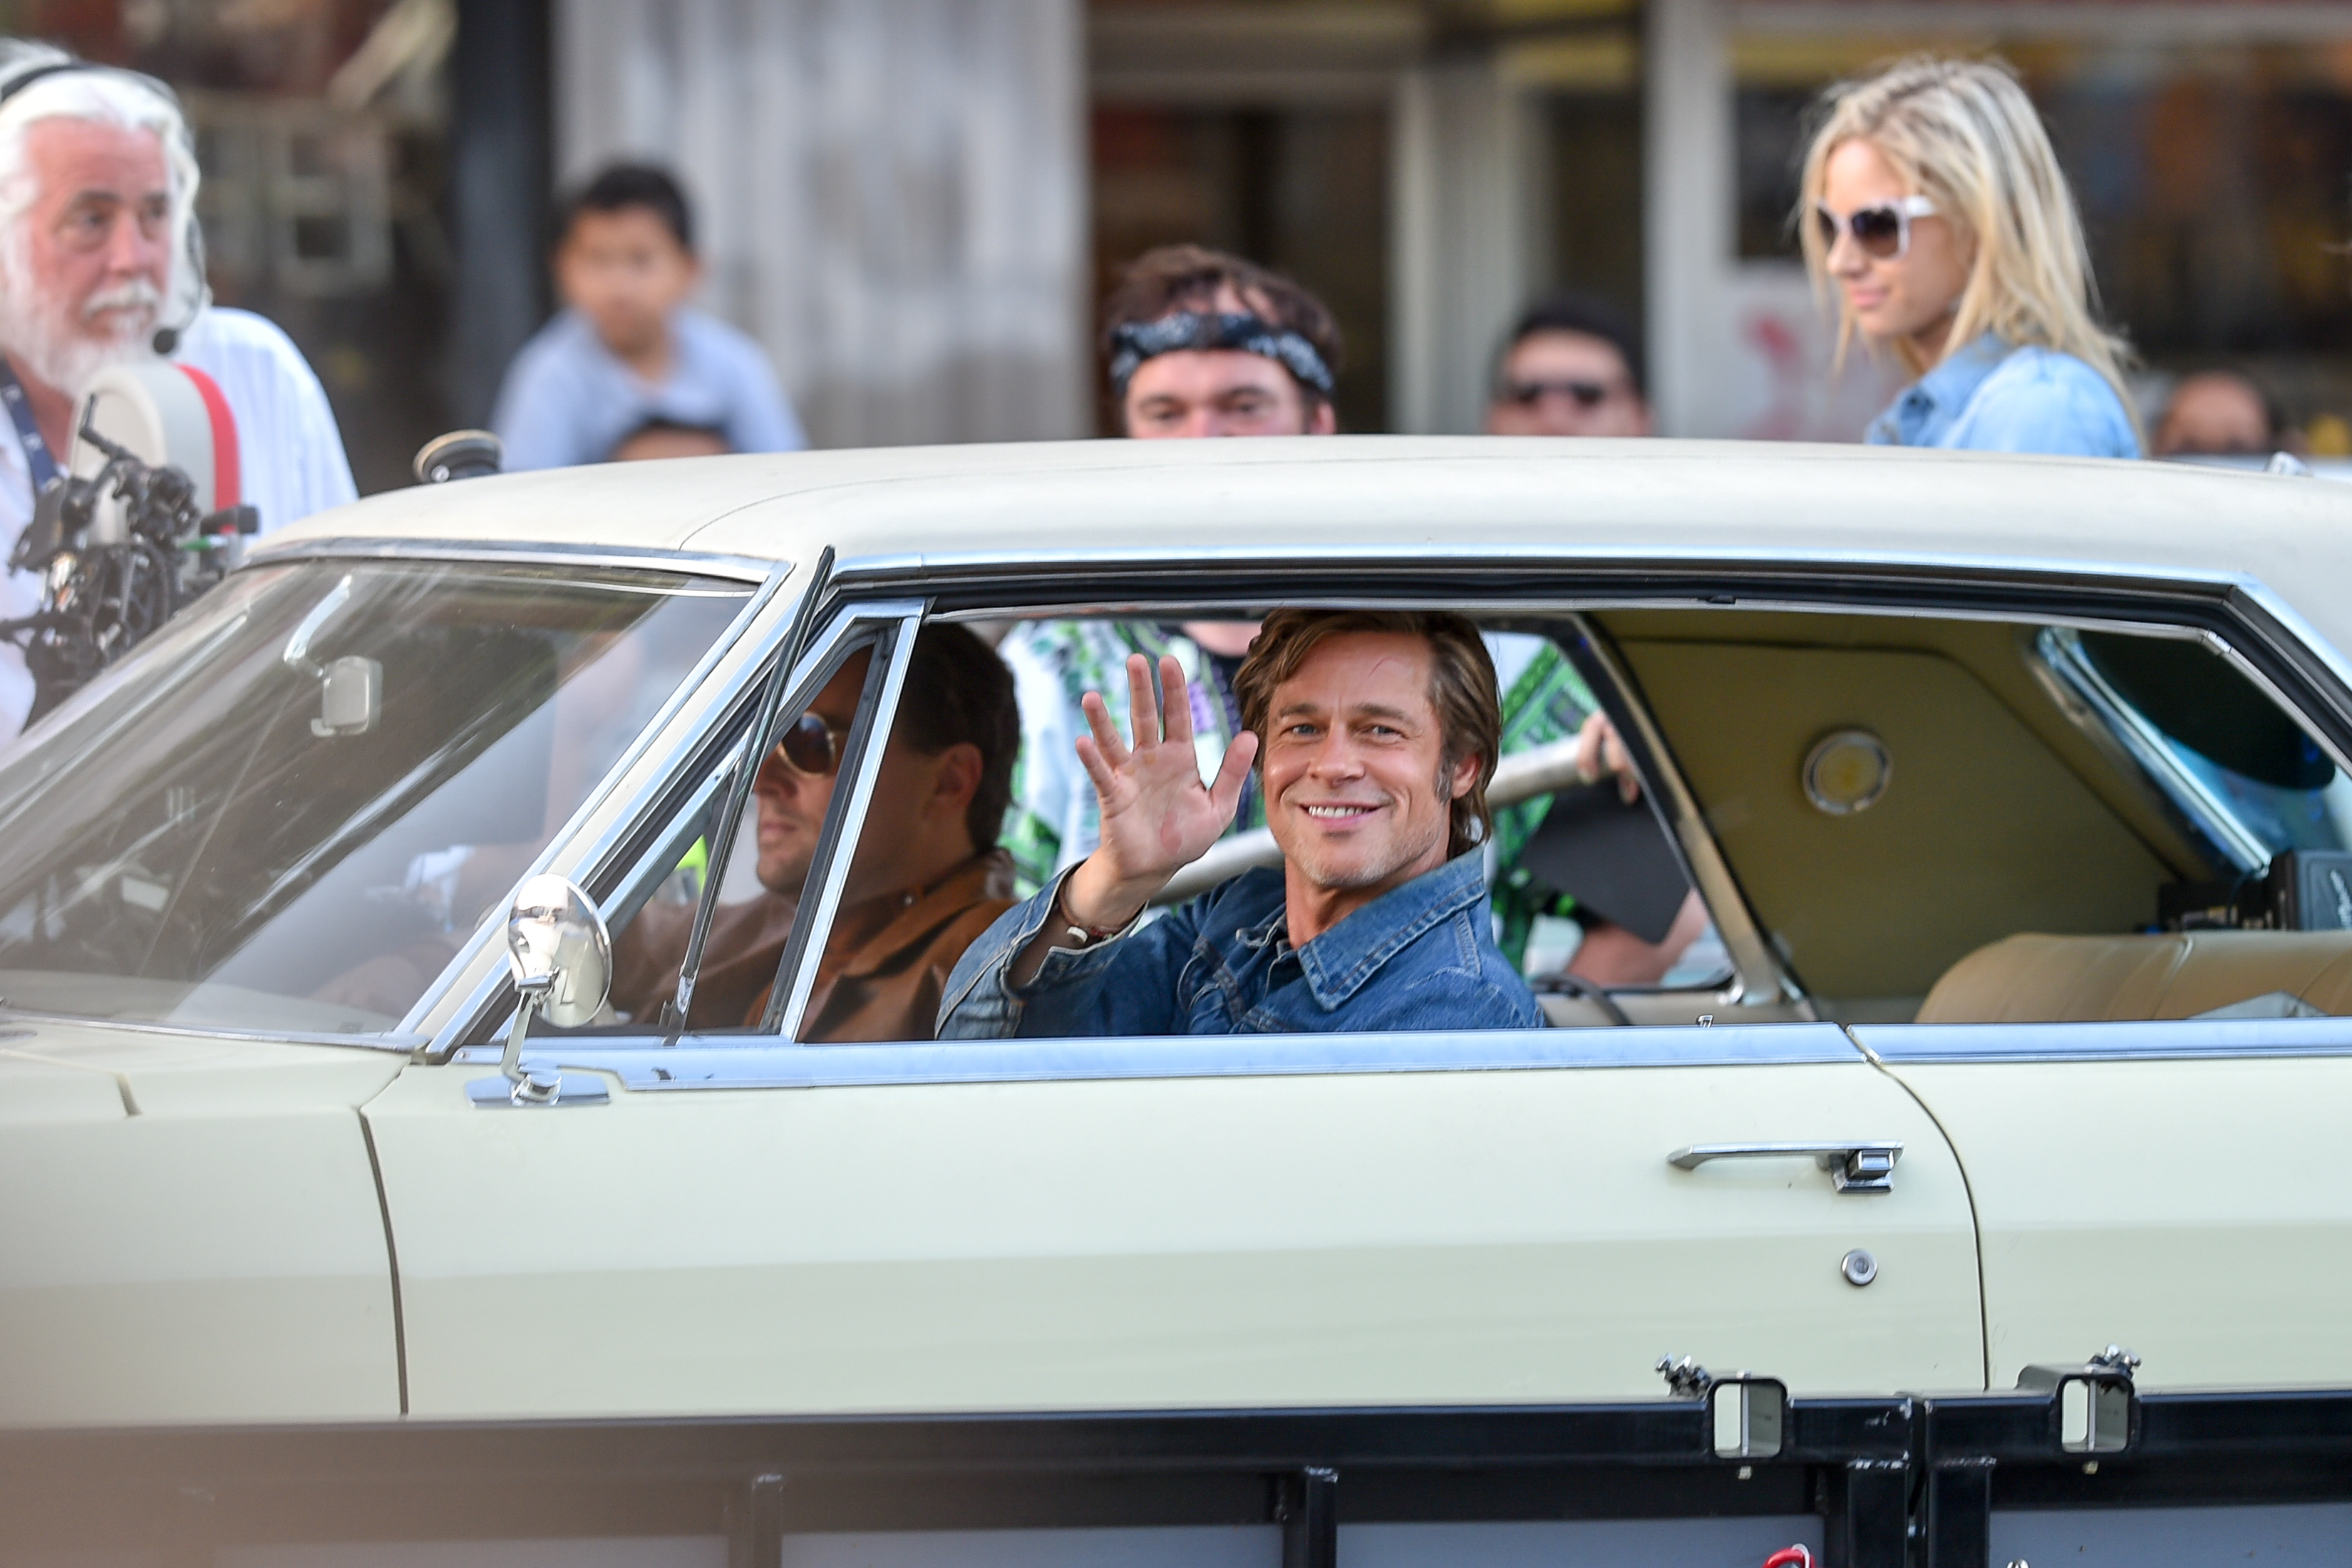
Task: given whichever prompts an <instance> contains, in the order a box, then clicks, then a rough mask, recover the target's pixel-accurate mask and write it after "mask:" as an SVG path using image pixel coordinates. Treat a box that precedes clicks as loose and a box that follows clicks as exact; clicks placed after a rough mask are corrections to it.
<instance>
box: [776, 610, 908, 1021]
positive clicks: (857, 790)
mask: <svg viewBox="0 0 2352 1568" xmlns="http://www.w3.org/2000/svg"><path fill="white" fill-rule="evenodd" d="M866 607H867V608H869V609H871V608H873V606H866ZM898 607H899V609H900V611H901V614H900V615H899V616H898V626H897V635H896V636H894V637H892V638H891V639H890V662H889V664H888V666H887V667H886V668H885V669H884V670H883V673H882V684H881V687H880V689H878V690H877V691H876V693H875V696H874V706H873V710H872V712H871V713H870V714H869V715H868V716H867V719H866V733H865V736H864V738H863V741H862V743H859V744H858V752H857V776H856V779H855V780H853V781H852V783H851V785H850V792H849V798H848V799H847V801H845V803H844V804H843V807H842V813H841V822H840V826H838V827H837V828H836V829H835V832H834V834H833V836H832V837H831V838H830V839H829V840H827V841H825V842H823V843H820V844H819V845H818V846H817V853H818V855H819V856H820V857H821V858H820V859H819V861H818V862H817V864H818V868H819V869H820V871H821V874H822V875H823V877H824V880H823V881H822V882H821V883H819V884H818V887H817V896H816V904H815V907H814V909H813V910H807V911H806V912H805V914H804V916H803V918H802V919H801V920H798V921H795V924H799V925H804V926H805V928H806V930H807V931H808V933H809V935H808V936H807V937H806V938H805V939H804V940H803V942H800V943H799V945H800V947H801V950H802V951H801V952H800V955H799V956H800V963H799V964H798V966H797V967H795V968H794V970H793V975H792V980H791V988H790V989H789V990H788V991H786V993H785V994H784V1004H783V1007H782V1011H781V1012H779V1013H778V1014H777V1015H776V1031H775V1032H776V1033H777V1034H778V1035H780V1036H781V1037H783V1038H784V1039H787V1040H790V1039H795V1038H797V1037H799V1034H800V1028H801V1019H802V1016H803V1014H804V1013H806V1012H807V1010H808V1002H809V995H810V994H811V993H812V992H813V991H814V990H815V988H816V971H817V965H818V963H820V962H821V961H822V960H823V959H824V948H825V943H824V941H823V940H821V939H822V938H824V937H827V936H830V935H831V933H832V931H833V921H834V916H835V914H836V913H837V912H839V910H840V908H841V891H842V889H843V888H844V887H845V886H846V885H847V883H848V881H849V868H850V863H851V862H852V861H853V860H855V859H856V846H857V843H858V835H859V834H860V833H861V832H862V831H864V828H865V826H866V807H867V806H868V805H871V804H872V803H873V799H874V781H875V780H876V779H877V778H878V777H880V776H881V773H882V754H883V752H886V751H887V750H888V749H889V748H888V746H887V743H885V742H887V738H888V736H889V733H890V726H891V724H892V723H893V722H894V721H896V719H897V717H898V695H899V693H900V692H902V691H903V690H905V689H906V685H907V668H908V665H910V664H912V663H913V662H914V658H915V637H916V636H917V634H918V633H919V632H920V631H921V630H922V616H923V609H924V605H922V603H921V602H920V601H908V602H907V603H905V604H903V605H900V606H898ZM795 695H798V693H797V692H795ZM785 706H786V708H787V709H789V708H790V707H791V706H792V704H791V703H790V702H787V703H786V704H785ZM836 787H837V786H836Z"/></svg>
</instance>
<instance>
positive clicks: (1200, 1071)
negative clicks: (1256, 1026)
mask: <svg viewBox="0 0 2352 1568" xmlns="http://www.w3.org/2000/svg"><path fill="white" fill-rule="evenodd" d="M606 1038H608V1039H611V1040H612V1043H611V1044H610V1045H609V1046H608V1045H605V1044H604V1042H602V1041H591V1040H562V1039H551V1038H542V1039H535V1040H533V1041H532V1042H531V1044H530V1046H529V1047H526V1048H525V1049H524V1051H523V1059H524V1061H525V1062H526V1063H533V1064H537V1065H543V1066H549V1067H557V1068H562V1069H563V1070H565V1071H592V1072H601V1073H609V1074H611V1075H613V1076H614V1078H616V1079H619V1080H620V1082H621V1083H622V1084H623V1086H624V1087H625V1088H627V1089H632V1090H635V1091H637V1092H640V1093H669V1092H676V1091H678V1090H695V1089H852V1088H882V1087H890V1086H896V1085H918V1084H934V1085H937V1084H983V1083H1067V1082H1087V1081H1110V1080H1120V1079H1170V1078H1274V1077H1313V1076H1324V1075H1339V1074H1355V1073H1409V1072H1410V1073H1420V1072H1509V1071H1537V1070H1544V1069H1552V1068H1674V1067H1680V1068H1696V1067H1785V1066H1843V1065H1848V1064H1851V1065H1853V1066H1856V1067H1867V1066H1868V1065H1869V1058H1867V1057H1865V1056H1864V1054H1863V1052H1862V1051H1861V1050H1860V1049H1858V1048H1857V1047H1855V1045H1854V1043H1853V1040H1852V1039H1851V1038H1849V1037H1847V1035H1846V1032H1845V1031H1844V1030H1843V1029H1841V1028H1839V1027H1838V1026H1836V1025H1834V1024H1750V1025H1738V1024H1722V1025H1717V1026H1715V1027H1713V1028H1707V1029H1695V1028H1687V1027H1680V1028H1676V1027H1651V1028H1640V1027H1636V1028H1631V1029H1622V1028H1591V1029H1491V1030H1482V1031H1476V1032H1463V1033H1454V1034H1435V1033H1432V1034H1328V1035H1321V1034H1297V1035H1202V1036H1181V1035H1180V1036H1172V1037H1103V1038H1100V1039H1072V1040H959V1041H952V1042H947V1043H940V1042H935V1041H930V1040H909V1041H901V1042H883V1043H878V1044H872V1045H839V1046H809V1045H798V1044H793V1043H790V1042H786V1041H780V1040H776V1039H773V1038H772V1037H766V1036H761V1037H756V1038H757V1040H758V1041H759V1043H758V1044H754V1045H743V1046H730V1045H726V1044H721V1043H719V1039H720V1038H723V1037H717V1038H714V1037H704V1038H703V1039H702V1040H699V1041H698V1040H696V1039H694V1038H692V1037H689V1038H688V1039H687V1040H684V1041H681V1042H680V1043H679V1044H678V1045H677V1046H673V1047H667V1048H664V1047H663V1046H662V1043H661V1039H660V1037H658V1036H647V1037H625V1038H614V1037H606ZM496 1050H497V1047H488V1046H479V1047H470V1048H469V1049H468V1051H467V1052H464V1053H460V1055H461V1058H462V1059H465V1060H467V1061H469V1062H470V1061H472V1060H473V1059H474V1058H476V1057H479V1058H481V1059H482V1060H485V1061H488V1060H491V1059H494V1058H495V1055H496Z"/></svg>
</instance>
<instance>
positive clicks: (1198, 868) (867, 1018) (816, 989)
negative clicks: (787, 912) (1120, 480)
mask: <svg viewBox="0 0 2352 1568" xmlns="http://www.w3.org/2000/svg"><path fill="white" fill-rule="evenodd" d="M983 631H985V632H987V633H990V634H993V635H992V636H988V635H982V633H983ZM1254 632H1255V625H1254V624H1252V623H1234V622H1191V623H1188V622H1183V621H1175V620H1170V621H1160V620H1146V619H1138V618H1114V617H1108V616H1098V615H1097V616H1073V617H1067V618H1059V617H1055V618H1042V617H1041V618H1035V619H1030V620H1024V621H1021V622H1017V623H1013V624H1012V625H1011V626H1009V627H1008V626H1005V625H1004V624H1003V623H997V624H995V625H994V626H988V625H987V624H986V623H983V624H982V629H975V628H973V627H971V626H963V625H960V624H950V623H940V622H933V623H931V624H929V625H927V626H924V627H923V629H922V632H921V634H920V636H919V637H918V639H917V642H916V645H915V648H914V650H913V654H912V657H911V659H910V662H909V667H908V673H907V677H906V681H905V689H904V691H903V693H902V694H901V697H900V700H899V702H898V708H897V710H896V719H895V722H894V726H893V728H892V730H891V731H890V733H889V736H888V738H887V744H886V747H885V750H884V752H883V755H882V757H881V759H880V764H879V767H878V770H877V776H876V782H875V787H874V795H873V798H872V800H871V802H870V803H869V805H868V806H867V809H866V816H865V818H864V822H863V824H862V827H861V830H860V833H859V836H858V839H857V843H856V849H855V851H854V853H853V854H852V855H851V857H850V858H849V861H848V864H847V868H846V871H845V876H844V878H843V891H842V899H841V903H840V908H839V910H838V912H837V914H836V915H835V918H834V920H833V921H832V923H831V925H830V926H829V927H828V928H827V929H826V931H825V932H824V939H823V944H822V947H821V950H820V951H819V952H818V955H817V957H816V958H815V960H814V968H813V973H812V975H811V976H810V978H809V980H808V982H807V987H806V988H807V993H808V994H807V1002H806V1005H805V1008H804V1011H803V1013H802V1014H801V1016H800V1023H799V1026H798V1029H797V1037H798V1038H800V1039H801V1040H803V1041H805V1042H809V1043H819V1044H850V1043H868V1042H882V1041H908V1040H928V1039H929V1038H931V1037H933V1033H934V1028H935V1025H936V1020H937V1017H938V1010H939V1008H940V1004H941V1002H942V1000H943V998H944V996H945V988H946V985H947V982H948V980H949V977H950V974H951V973H953V971H954V969H955V966H956V963H957V962H958V961H959V959H961V957H962V955H963V954H964V953H965V952H967V951H968V950H969V949H970V948H971V944H972V943H973V942H975V941H977V940H978V939H979V938H980V936H981V935H982V932H984V931H987V929H988V928H989V926H990V925H991V924H992V923H993V922H994V921H996V919H997V918H998V917H999V916H1000V915H1002V914H1003V912H1004V911H1006V910H1010V909H1011V908H1012V907H1013V904H1014V903H1015V902H1016V901H1017V900H1021V899H1023V898H1025V897H1027V896H1028V895H1031V894H1034V892H1036V891H1037V890H1038V889H1041V888H1042V887H1044V886H1045V884H1046V883H1047V882H1048V881H1050V880H1051V879H1053V878H1055V876H1056V875H1057V874H1058V873H1059V872H1060V871H1061V870H1063V869H1065V868H1068V867H1070V866H1072V865H1075V864H1076V862H1077V861H1079V860H1081V859H1083V858H1085V857H1086V855H1087V853H1089V852H1090V851H1091V850H1092V848H1093V847H1094V845H1095V842H1096V838H1097V834H1098V831H1099V824H1098V821H1097V799H1096V795H1095V791H1094V787H1093V784H1091V782H1090V781H1089V780H1088V778H1087V774H1086V772H1085V770H1084V768H1083V767H1082V766H1081V765H1080V763H1079V759H1078V757H1077V754H1076V744H1075V742H1076V738H1077V736H1078V735H1079V734H1080V733H1082V732H1083V731H1084V730H1085V728H1086V725H1087V720H1086V718H1085V714H1084V710H1083V708H1082V707H1081V703H1080V699H1081V698H1083V697H1084V696H1085V694H1086V693H1087V692H1090V691H1094V692H1100V693H1101V694H1103V696H1104V697H1105V699H1106V701H1107V703H1108V706H1109V709H1110V711H1111V714H1112V718H1113V721H1114V722H1115V723H1117V724H1118V725H1119V726H1120V727H1121V729H1122V731H1125V730H1126V729H1127V728H1128V727H1129V725H1130V722H1131V721H1130V716H1129V712H1128V709H1129V688H1128V682H1127V677H1126V671H1125V661H1126V659H1127V658H1128V657H1129V655H1131V654H1141V655H1143V656H1144V657H1146V658H1151V659H1154V660H1157V659H1158V658H1160V657H1161V656H1162V655H1165V656H1167V657H1171V658H1175V659H1176V660H1177V661H1178V664H1179V666H1180V668H1181V669H1182V671H1183V673H1184V676H1185V679H1186V682H1187V694H1188V700H1189V703H1190V706H1191V708H1192V725H1193V731H1194V747H1195V751H1196V752H1197V753H1198V756H1197V759H1196V760H1197V761H1198V763H1199V766H1200V769H1201V772H1202V776H1203V777H1208V776H1212V775H1213V773H1214V772H1215V769H1216V767H1217V766H1218V763H1219V762H1220V761H1221V760H1222V758H1223V753H1224V751H1225V748H1226V747H1227V745H1228V744H1230V743H1231V741H1232V739H1233V737H1234V735H1235V734H1236V733H1237V732H1238V731H1239V730H1240V728H1241V717H1240V709H1239V706H1238V700H1237V699H1236V697H1235V695H1234V676H1235V674H1236V672H1237V671H1238V669H1239V668H1240V665H1241V663H1242V661H1243V658H1244V655H1245V651H1246V648H1247V646H1248V641H1249V638H1250V637H1251V636H1252V635H1253V634H1254ZM1486 644H1487V647H1488V651H1489V654H1490V656H1491V657H1492V658H1493V660H1494V663H1495V666H1496V679H1497V686H1498V691H1497V697H1498V700H1499V701H1500V703H1501V707H1502V711H1503V731H1502V749H1503V753H1504V756H1503V763H1502V766H1501V768H1500V769H1499V770H1498V773H1497V774H1496V779H1495V781H1494V783H1493V784H1491V785H1490V788H1489V799H1490V801H1491V802H1492V803H1493V805H1495V807H1496V810H1495V832H1494V834H1493V837H1491V839H1490V840H1489V844H1488V848H1487V851H1486V871H1487V882H1488V893H1489V897H1490V901H1491V909H1492V911H1493V914H1492V918H1493V921H1494V926H1495V931H1494V935H1495V938H1496V943H1497V946H1498V948H1499V949H1500V950H1501V951H1502V952H1503V953H1504V954H1505V956H1506V958H1507V962H1508V963H1512V964H1514V965H1517V966H1519V967H1520V968H1521V969H1522V971H1523V973H1525V974H1526V975H1527V976H1528V978H1529V980H1530V982H1531V984H1534V986H1535V987H1536V989H1537V990H1538V992H1539V993H1540V994H1541V995H1542V1005H1543V1008H1544V1011H1545V1014H1546V1016H1547V1017H1548V1019H1549V1021H1551V1022H1553V1023H1556V1024H1562V1025H1584V1024H1624V1023H1633V1022H1679V1023H1688V1022H1691V1021H1692V1020H1693V1018H1695V1017H1696V1016H1698V1015H1700V1014H1703V1013H1706V1012H1708V1011H1709V1010H1710V1009H1711V1008H1712V1007H1713V1006H1715V1005H1717V1004H1715V1003H1714V1002H1712V1001H1711V1000H1709V998H1710V997H1711V996H1712V995H1713V994H1715V993H1716V992H1717V991H1718V990H1719V989H1720V988H1721V987H1722V986H1723V985H1724V984H1727V971H1728V963H1727V959H1726V957H1725V954H1724V952H1723V947H1722V943H1721V942H1720V941H1719V940H1718V939H1717V937H1716V934H1715V931H1714V929H1713V924H1712V921H1710V919H1709V916H1708V912H1707V910H1706V906H1705V904H1704V902H1703V901H1702V900H1700V898H1699V896H1698V894H1697V893H1696V890H1695V889H1693V887H1692V884H1691V882H1690V879H1689V877H1688V873H1687V871H1686V870H1685V867H1684V865H1683V864H1682V861H1681V858H1680V856H1679V854H1678V852H1677V849H1676V847H1675V842H1674V839H1673V836H1672V834H1671V832H1670V830H1669V829H1668V828H1667V827H1666V826H1665V824H1664V822H1663V821H1662V820H1661V818H1660V816H1659V814H1658V812H1657V810H1656V807H1655V805H1654V802H1653V798H1652V796H1651V795H1650V794H1649V793H1648V792H1647V791H1646V790H1645V789H1644V788H1643V784H1642V783H1641V780H1640V778H1639V773H1638V769H1637V768H1635V767H1634V766H1633V764H1632V763H1630V762H1627V761H1625V760H1624V756H1623V752H1622V749H1617V748H1610V749H1608V751H1607V753H1606V754H1607V755H1609V756H1613V757H1615V758H1617V759H1618V762H1619V763H1620V764H1621V765H1622V767H1623V770H1624V771H1623V775H1622V777H1621V776H1617V775H1616V774H1615V773H1609V772H1608V768H1609V764H1608V763H1607V762H1606V761H1604V762H1602V763H1601V764H1600V766H1601V771H1602V773H1604V775H1605V776H1601V777H1599V778H1596V779H1593V780H1589V781H1588V780H1585V779H1581V778H1580V777H1579V776H1578V773H1577V768H1576V757H1577V754H1578V750H1579V743H1580V738H1581V737H1582V734H1583V731H1585V729H1586V727H1587V725H1588V723H1589V722H1590V721H1593V719H1594V716H1595V715H1596V714H1597V713H1598V712H1599V711H1600V705H1599V703H1598V702H1597V700H1595V698H1594V696H1593V693H1592V691H1591V687H1590V685H1589V684H1588V682H1587V679H1586V677H1585V676H1584V674H1583V673H1582V672H1581V671H1580V668H1578V666H1577V665H1576V663H1575V662H1573V661H1572V660H1571V659H1570V658H1569V657H1568V655H1567V653H1566V651H1565V650H1564V648H1563V647H1562V646H1561V644H1560V642H1559V640H1558V639H1557V638H1556V637H1550V636H1546V635H1541V634H1539V633H1537V632H1533V631H1522V630H1509V629H1503V628H1501V627H1496V628H1494V629H1492V630H1490V631H1488V632H1487V633H1486ZM813 741H814V736H812V742H813ZM1593 751H1594V753H1595V755H1596V756H1599V755H1601V754H1602V752H1603V749H1602V748H1601V747H1599V746H1598V745H1596V746H1594V747H1593ZM763 798H765V797H763ZM1280 861H1281V856H1280V852H1279V850H1278V849H1276V847H1275V846H1274V844H1273V841H1272V838H1271V837H1270V836H1269V834H1268V833H1267V831H1266V828H1265V804H1264V801H1263V799H1262V798H1261V796H1260V789H1259V784H1258V782H1257V779H1256V778H1255V775H1254V776H1253V777H1252V778H1251V779H1250V780H1249V781H1248V782H1247V783H1246V784H1244V788H1243V791H1242V795H1241V799H1240V802H1239V805H1238V807H1237V809H1236V811H1235V814H1234V824H1233V826H1232V829H1231V830H1230V832H1229V834H1228V836H1227V837H1226V838H1225V839H1224V840H1223V842H1221V843H1219V844H1218V845H1216V846H1215V847H1213V849H1212V850H1211V851H1210V853H1209V854H1208V855H1207V856H1205V857H1203V858H1202V860H1200V861H1198V862H1196V863H1195V864H1194V865H1193V866H1192V867H1189V868H1186V870H1185V871H1184V872H1182V873H1180V875H1179V876H1178V878H1177V879H1175V880H1174V881H1173V882H1171V884H1170V886H1169V887H1168V889H1165V890H1164V891H1163V893H1162V894H1161V895H1160V898H1159V899H1158V900H1155V908H1154V910H1152V911H1151V912H1150V914H1148V915H1147V917H1146V918H1147V920H1149V919H1152V918H1156V917H1157V915H1158V914H1159V913H1160V912H1161V911H1164V910H1168V909H1170V908H1172V907H1175V906H1177V905H1179V904H1181V903H1182V902H1184V901H1186V900H1190V899H1192V898H1193V897H1196V896H1197V895H1198V894H1200V893H1201V892H1202V891H1204V890H1206V889H1208V888H1210V887H1213V886H1214V885H1216V884H1217V883H1219V882H1222V881H1223V880H1225V879H1229V878H1231V877H1233V876H1234V875H1236V874H1238V873H1240V872H1242V871H1244V870H1246V869H1248V868H1250V867H1252V866H1259V865H1273V866H1278V865H1279V864H1280ZM812 940H814V937H813V938H812ZM1693 998H1695V999H1693Z"/></svg>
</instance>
